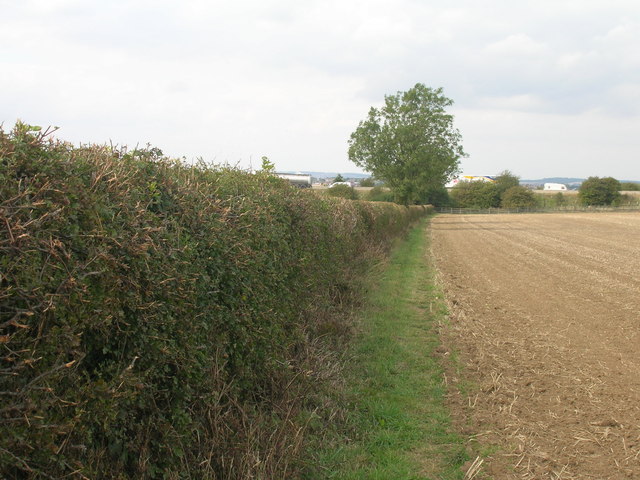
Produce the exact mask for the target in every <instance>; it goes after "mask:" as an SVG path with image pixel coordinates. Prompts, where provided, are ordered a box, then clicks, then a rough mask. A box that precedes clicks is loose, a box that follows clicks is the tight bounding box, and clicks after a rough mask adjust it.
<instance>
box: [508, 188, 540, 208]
mask: <svg viewBox="0 0 640 480" xmlns="http://www.w3.org/2000/svg"><path fill="white" fill-rule="evenodd" d="M501 199H502V200H501V202H500V205H501V206H502V207H505V208H529V207H535V206H536V198H535V196H534V194H533V192H532V191H531V190H529V189H528V188H526V187H522V186H520V185H516V186H514V187H511V188H509V189H507V190H506V191H505V192H504V193H503V194H502V197H501Z"/></svg>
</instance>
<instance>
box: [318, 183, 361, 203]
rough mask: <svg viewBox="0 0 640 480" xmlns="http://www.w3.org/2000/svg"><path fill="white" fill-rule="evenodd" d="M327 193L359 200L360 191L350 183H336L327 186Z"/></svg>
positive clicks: (332, 195) (331, 195)
mask: <svg viewBox="0 0 640 480" xmlns="http://www.w3.org/2000/svg"><path fill="white" fill-rule="evenodd" d="M326 194H327V195H328V196H330V197H338V198H346V199H347V200H358V198H359V197H358V192H356V189H355V188H353V187H350V186H349V185H334V186H333V187H331V188H327V190H326Z"/></svg>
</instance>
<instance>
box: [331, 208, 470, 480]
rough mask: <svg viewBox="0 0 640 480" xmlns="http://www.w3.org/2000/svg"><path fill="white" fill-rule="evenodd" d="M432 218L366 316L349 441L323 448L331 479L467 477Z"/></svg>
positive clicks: (402, 248) (385, 276) (393, 262)
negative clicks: (446, 360) (445, 346)
mask: <svg viewBox="0 0 640 480" xmlns="http://www.w3.org/2000/svg"><path fill="white" fill-rule="evenodd" d="M426 228H427V221H423V222H421V223H420V225H419V226H418V227H416V228H415V229H413V230H412V231H411V232H410V233H409V235H408V237H407V239H406V241H404V242H402V244H400V245H399V246H398V247H397V248H396V249H395V250H394V252H393V254H392V257H391V259H390V261H389V263H388V265H386V266H385V267H384V269H382V271H381V278H379V279H378V280H377V281H376V284H375V285H374V286H373V287H372V289H371V292H370V295H369V298H368V302H367V306H366V307H365V309H364V311H363V312H362V314H361V324H362V332H361V333H360V334H359V335H358V336H357V338H356V340H355V344H354V351H353V362H352V364H351V365H350V367H349V368H348V377H349V379H350V382H349V391H348V392H347V398H348V399H349V407H348V410H349V411H348V412H347V415H348V419H349V426H350V428H349V430H350V432H349V438H348V440H345V441H344V442H338V443H339V444H340V445H339V446H337V447H335V448H333V449H332V450H330V451H327V452H323V454H322V461H323V463H324V468H323V470H324V472H326V474H327V475H326V476H325V477H323V478H332V479H359V480H362V479H379V480H388V479H394V480H402V479H460V478H462V477H463V474H462V471H461V468H460V467H461V465H462V464H463V463H464V462H465V461H466V460H467V459H468V458H467V455H466V453H465V449H464V442H463V439H462V438H461V437H459V436H457V435H455V434H452V433H451V432H450V428H449V427H450V417H449V412H448V410H447V408H446V407H445V405H444V396H445V386H444V385H443V382H442V378H443V376H442V369H441V367H440V364H439V362H438V360H437V358H436V356H435V352H434V350H435V349H436V347H437V346H438V345H439V341H438V336H437V331H436V328H435V325H437V322H438V321H439V320H441V319H442V318H443V317H444V316H445V315H446V309H445V307H444V304H443V301H442V294H441V292H440V291H439V290H438V288H437V287H435V286H434V278H433V277H434V275H433V271H432V268H431V266H430V264H429V253H428V252H429V245H428V235H427V232H426Z"/></svg>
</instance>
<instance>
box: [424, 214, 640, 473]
mask: <svg viewBox="0 0 640 480" xmlns="http://www.w3.org/2000/svg"><path fill="white" fill-rule="evenodd" d="M431 235H432V249H433V254H434V257H435V261H436V265H437V268H438V270H439V272H440V280H441V282H442V284H443V287H444V290H445V294H446V298H447V301H448V303H449V306H450V310H451V324H450V325H449V326H445V327H444V328H443V332H442V334H443V339H444V340H443V341H444V344H443V347H442V349H441V350H442V352H441V353H442V354H443V355H449V354H450V353H457V354H458V360H457V362H458V364H459V365H460V364H461V366H462V367H463V368H462V369H459V368H458V369H456V368H455V364H456V362H453V365H454V366H453V367H450V368H449V370H448V372H447V376H446V380H447V382H448V383H449V385H450V387H451V389H450V391H451V393H450V401H451V405H452V408H453V409H454V415H455V416H456V419H457V420H456V421H457V426H458V428H459V429H461V430H462V431H463V432H464V433H465V434H466V435H469V436H470V437H471V438H472V442H474V443H477V447H478V449H479V450H480V451H481V452H483V454H484V455H488V456H487V458H486V459H485V462H484V465H483V470H482V471H483V472H484V474H485V475H490V476H492V477H493V478H495V479H511V478H514V479H515V478H518V479H539V478H550V479H557V478H563V479H571V478H579V479H591V478H593V479H619V478H640V214H638V213H619V214H618V213H594V214H591V213H576V214H529V215H440V216H438V217H436V218H434V219H433V221H432V228H431ZM448 363H449V364H450V365H451V363H452V362H448ZM482 475H483V474H479V475H478V476H477V477H476V478H482Z"/></svg>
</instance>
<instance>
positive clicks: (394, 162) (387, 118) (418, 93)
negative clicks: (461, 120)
mask: <svg viewBox="0 0 640 480" xmlns="http://www.w3.org/2000/svg"><path fill="white" fill-rule="evenodd" d="M452 104H453V101H452V100H450V99H449V98H447V97H445V96H444V94H443V90H442V89H441V88H438V89H432V88H428V87H426V86H424V85H423V84H421V83H418V84H416V85H415V86H414V87H413V88H411V89H409V90H407V91H406V92H398V93H397V94H396V95H389V96H385V105H384V106H383V107H382V108H380V109H377V108H371V109H370V110H369V114H368V116H367V118H366V120H363V121H361V122H360V123H359V124H358V128H357V129H356V130H355V131H354V132H353V133H352V134H351V138H350V139H349V159H350V160H351V161H352V162H353V163H355V164H356V165H358V166H360V167H362V168H363V169H365V170H366V171H368V172H371V173H373V175H374V176H375V177H376V178H378V179H381V180H384V181H385V184H386V185H387V186H388V187H389V188H391V190H392V191H393V193H394V196H395V198H396V201H398V202H399V203H403V204H409V203H415V202H417V201H419V200H420V198H421V197H424V196H426V195H427V194H428V192H429V191H435V190H437V189H438V188H440V187H443V186H444V184H445V183H447V181H449V180H450V179H451V178H452V176H453V175H454V174H455V173H457V171H458V165H459V159H460V158H461V157H463V156H465V153H464V150H463V148H462V145H461V141H462V136H461V135H460V132H459V131H458V130H457V129H455V128H454V127H453V116H452V115H449V114H447V113H446V112H445V108H446V107H449V106H451V105H452Z"/></svg>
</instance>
